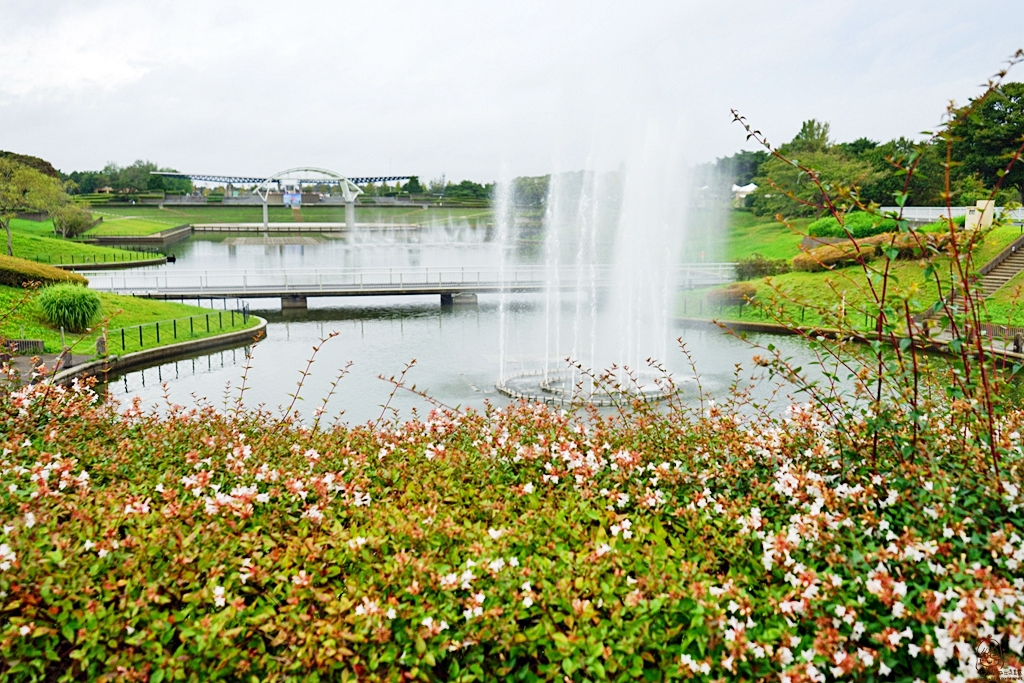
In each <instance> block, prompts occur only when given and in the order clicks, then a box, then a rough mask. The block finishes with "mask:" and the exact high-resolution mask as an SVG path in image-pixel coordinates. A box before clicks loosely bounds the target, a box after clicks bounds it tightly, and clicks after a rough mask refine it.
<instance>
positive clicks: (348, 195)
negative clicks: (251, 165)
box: [252, 166, 363, 230]
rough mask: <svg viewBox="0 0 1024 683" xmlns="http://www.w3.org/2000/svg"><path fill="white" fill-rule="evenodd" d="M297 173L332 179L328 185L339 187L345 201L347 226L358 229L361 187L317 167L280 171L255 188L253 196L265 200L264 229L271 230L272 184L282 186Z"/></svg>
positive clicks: (302, 179) (320, 180) (314, 181)
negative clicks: (357, 216)
mask: <svg viewBox="0 0 1024 683" xmlns="http://www.w3.org/2000/svg"><path fill="white" fill-rule="evenodd" d="M295 173H319V174H321V175H324V176H327V177H328V178H331V180H329V181H327V184H330V185H337V186H338V187H339V188H340V189H341V196H342V197H343V198H344V199H345V226H346V227H347V228H348V229H349V230H352V229H354V228H355V227H356V197H358V196H359V195H361V194H363V191H362V190H361V189H359V186H358V185H356V184H355V183H354V182H352V181H351V180H349V179H348V178H347V177H346V176H343V175H341V174H340V173H337V172H335V171H331V170H330V169H326V168H319V167H317V166H296V167H294V168H288V169H285V170H283V171H278V172H277V173H275V174H274V175H272V176H270V177H269V178H265V179H264V180H263V181H262V182H260V183H259V184H258V185H257V186H256V187H254V188H253V191H252V192H253V194H255V195H257V196H258V197H259V198H260V199H262V200H263V229H264V230H269V229H270V219H269V212H268V210H267V197H269V196H270V186H271V184H278V185H279V184H280V182H281V181H282V180H286V179H287V178H286V176H289V175H292V174H295ZM295 182H297V183H299V184H300V185H301V184H302V183H310V184H312V183H322V182H323V180H322V179H311V178H297V179H295Z"/></svg>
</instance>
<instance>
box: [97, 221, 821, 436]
mask: <svg viewBox="0 0 1024 683" xmlns="http://www.w3.org/2000/svg"><path fill="white" fill-rule="evenodd" d="M171 251H173V252H174V253H176V255H177V257H178V261H177V263H176V264H173V265H172V264H168V265H165V266H161V268H160V269H171V270H172V271H173V269H182V270H195V269H206V268H208V269H210V270H214V269H216V270H231V269H239V270H242V269H258V268H288V269H293V268H294V269H301V268H313V267H369V266H394V267H399V266H424V267H434V266H457V265H462V266H483V265H496V264H497V263H498V261H499V259H500V251H499V248H498V247H497V246H496V245H495V244H494V243H493V242H492V241H491V237H490V235H489V232H488V230H487V229H486V228H471V227H469V226H459V225H444V226H440V227H439V228H436V229H433V230H421V231H402V230H391V231H388V232H383V231H377V232H376V234H370V231H367V233H366V234H355V235H338V236H336V237H324V236H319V235H311V236H292V235H289V236H270V237H269V238H264V237H259V236H254V235H233V236H227V237H222V236H216V237H213V238H210V237H207V236H203V235H199V236H196V237H193V238H191V239H190V240H188V241H187V242H184V243H181V244H179V245H175V246H174V247H173V248H172V249H171ZM533 258H534V256H533V253H532V252H531V250H530V245H529V244H526V245H521V246H520V247H519V248H517V254H516V260H517V261H519V262H530V261H531V260H532V259H533ZM247 303H248V304H249V305H250V306H251V308H252V310H253V312H254V313H256V314H257V315H259V316H261V317H264V318H266V319H267V320H268V322H269V324H268V327H267V337H266V339H265V340H263V341H261V342H260V343H259V344H257V345H256V346H255V347H254V348H252V349H251V359H250V358H249V354H250V350H249V349H246V348H238V349H235V350H227V351H217V352H213V353H204V354H200V355H196V356H194V357H188V358H183V359H181V360H177V361H173V362H167V363H163V364H161V365H158V366H154V367H150V368H147V369H144V370H140V371H135V372H130V373H128V374H126V375H124V376H121V377H118V378H111V380H110V381H109V384H108V385H107V391H108V395H109V396H111V397H113V398H115V399H117V400H118V401H120V402H121V403H122V404H127V403H128V402H129V401H130V400H132V398H133V397H135V396H138V397H140V398H141V399H142V402H143V405H144V406H147V407H157V408H158V409H159V406H161V405H162V404H164V395H165V393H166V395H167V396H168V397H169V399H170V400H171V401H172V402H174V403H178V404H182V405H195V404H197V403H203V402H208V403H210V404H212V405H214V406H216V407H220V408H224V407H230V406H233V405H234V402H235V401H236V400H237V397H238V393H239V387H240V385H241V381H242V375H243V372H244V370H245V367H246V364H247V362H248V363H249V364H250V366H251V367H250V369H249V371H248V377H247V380H246V390H245V392H244V404H245V405H246V406H248V407H257V406H264V407H266V408H268V409H271V410H275V411H276V410H278V409H279V408H280V407H283V406H287V405H288V404H289V403H290V402H291V401H292V398H291V396H290V395H289V394H293V393H295V391H296V388H297V384H298V382H299V380H300V377H301V373H302V371H303V370H304V369H305V368H306V365H307V362H308V360H309V359H310V358H311V357H312V355H313V347H314V346H316V345H317V344H318V343H319V342H320V340H321V339H324V338H326V337H328V336H329V335H330V333H332V332H337V335H336V336H334V337H333V338H331V339H329V340H328V341H327V342H326V343H325V344H324V345H323V348H322V349H321V351H320V352H319V353H318V354H317V355H316V357H315V360H314V362H313V364H312V366H311V368H310V375H309V377H308V378H307V379H306V380H305V384H304V386H303V388H302V391H301V394H300V396H301V400H299V401H298V402H296V407H297V408H298V409H299V410H301V411H302V413H303V414H304V415H305V416H307V417H308V416H311V415H312V414H313V412H314V411H315V410H316V409H317V408H319V407H320V406H321V403H322V402H323V401H324V399H325V398H326V397H327V396H328V394H329V393H330V391H331V389H330V387H331V383H332V382H334V381H335V379H336V378H337V377H338V374H339V372H340V371H341V369H342V368H345V367H346V366H347V365H348V364H349V363H351V366H350V368H349V371H348V374H347V375H346V376H345V377H344V378H343V379H342V380H341V381H340V382H339V383H338V386H337V390H336V391H335V393H334V394H333V395H332V396H331V397H330V400H329V401H328V402H327V404H326V406H325V410H326V413H325V415H326V417H325V418H324V419H325V420H327V419H333V418H335V417H338V416H339V415H340V416H341V419H342V420H343V421H346V422H349V423H352V424H354V423H360V422H365V421H366V420H374V419H376V418H377V417H378V416H380V415H381V412H382V409H383V408H382V406H383V405H384V404H386V403H388V401H389V396H390V395H391V394H392V392H393V390H394V385H393V384H391V383H390V382H388V381H387V379H386V378H388V377H391V376H396V377H397V376H398V375H400V374H401V372H402V370H403V368H404V367H405V366H406V365H407V364H408V363H410V362H412V361H413V360H415V361H416V362H415V366H414V367H413V368H412V369H410V370H409V372H408V374H407V375H406V380H405V382H406V385H407V386H408V387H409V388H412V387H413V386H414V385H415V389H416V391H422V392H424V393H426V394H427V395H429V396H430V397H432V398H433V399H434V400H436V401H438V402H440V403H443V404H445V405H449V406H452V407H455V406H472V407H476V408H482V407H483V406H484V405H485V403H486V402H491V403H492V404H494V405H497V406H502V405H505V404H507V402H508V399H507V398H506V397H504V396H503V395H501V394H499V393H498V392H497V391H496V390H495V388H494V385H495V383H496V382H497V381H498V379H499V377H498V375H499V372H500V371H499V367H500V365H501V363H500V359H499V338H500V337H501V336H502V335H504V339H505V348H506V349H507V351H506V357H505V361H506V362H505V371H506V372H515V371H516V370H517V369H518V368H520V367H521V368H522V369H528V368H529V367H531V366H534V367H535V366H536V364H537V362H538V361H543V357H544V353H545V352H544V348H545V344H544V335H545V334H549V333H550V330H546V329H545V316H544V301H543V296H542V295H539V294H537V295H531V294H519V295H515V297H514V298H509V299H506V300H505V306H504V315H502V313H501V307H500V305H499V304H500V296H499V295H481V296H480V297H479V303H478V305H476V306H465V307H461V306H460V307H455V308H442V307H441V306H440V302H439V299H438V297H435V296H422V297H415V296H403V297H398V296H395V297H358V298H319V299H312V298H311V299H309V310H305V311H281V310H280V303H279V300H277V299H253V300H250V301H248V302H247ZM204 305H210V304H208V303H206V302H204ZM214 305H215V306H216V307H217V308H220V307H221V305H222V304H221V303H220V302H217V303H216V304H214ZM566 306H567V310H566V315H565V316H564V319H566V320H567V321H568V320H570V319H571V317H572V302H571V301H569V302H567V304H566ZM567 324H568V322H567ZM671 334H672V336H673V338H676V337H678V338H681V340H682V342H683V343H685V345H686V347H687V349H688V351H689V352H690V353H691V354H692V357H693V360H694V361H695V362H696V365H697V369H698V372H699V373H700V375H701V382H702V384H703V385H704V387H705V389H706V390H708V391H710V392H712V393H713V394H717V395H722V394H724V393H725V392H727V391H728V387H729V385H730V384H731V382H732V381H733V378H734V372H735V365H736V364H737V363H741V364H743V366H744V368H745V371H744V373H742V374H741V377H743V378H749V377H750V375H751V372H750V370H749V369H750V368H752V367H753V364H752V363H751V362H750V361H751V358H752V357H753V355H754V354H755V353H757V350H756V349H754V348H752V347H751V346H750V345H749V344H747V343H745V342H743V341H741V340H739V339H736V338H733V337H731V336H729V335H726V334H723V333H722V332H720V331H718V330H717V329H714V328H703V327H702V328H684V327H677V328H674V329H672V330H671ZM770 341H771V342H772V343H774V344H775V345H776V346H779V347H782V348H783V349H784V351H785V353H786V354H787V355H791V356H795V357H796V358H798V359H800V360H802V361H803V360H805V359H808V358H809V355H810V354H809V352H808V351H807V349H806V348H805V346H804V345H803V343H802V342H801V341H799V340H798V339H795V338H792V339H791V338H772V339H771V340H770ZM670 348H677V347H675V346H670ZM668 356H669V357H667V358H664V359H660V360H662V361H663V362H664V366H665V367H666V368H667V369H668V371H669V372H671V373H672V374H673V376H674V377H675V378H676V379H677V380H678V381H679V383H680V384H682V385H683V395H684V396H693V397H695V396H696V390H695V386H694V384H693V383H692V381H687V379H686V378H688V377H691V376H692V371H691V370H690V366H689V363H688V361H687V359H686V357H685V355H684V354H683V353H682V352H681V351H678V350H675V351H672V352H670V353H669V354H668ZM556 360H557V361H558V362H564V359H556ZM642 369H646V368H642ZM382 377H383V378H384V379H381V378H382ZM767 391H768V387H767V386H762V387H761V389H760V390H759V391H758V393H766V392H767ZM390 405H391V407H392V408H395V409H397V410H398V411H399V414H400V415H401V416H402V417H410V416H411V415H412V414H413V411H414V410H415V411H419V412H420V413H423V412H424V411H428V410H429V409H430V408H431V404H430V402H428V401H427V400H426V399H424V398H423V397H421V396H419V395H417V394H414V393H412V392H409V391H404V390H399V391H397V392H396V393H395V395H394V397H393V398H391V399H390Z"/></svg>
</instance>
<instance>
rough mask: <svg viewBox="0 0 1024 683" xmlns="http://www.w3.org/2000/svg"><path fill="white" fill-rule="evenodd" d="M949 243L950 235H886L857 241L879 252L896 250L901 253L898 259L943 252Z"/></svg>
mask: <svg viewBox="0 0 1024 683" xmlns="http://www.w3.org/2000/svg"><path fill="white" fill-rule="evenodd" d="M948 243H949V234H948V233H941V232H940V233H935V234H932V233H924V234H917V235H913V234H910V233H885V234H882V235H875V236H873V237H867V238H865V239H862V240H857V244H859V245H861V246H864V245H870V246H874V247H878V249H879V251H880V252H881V251H883V250H885V249H889V248H895V249H897V250H898V251H899V255H898V256H897V257H896V258H898V259H913V258H922V257H924V256H927V255H928V254H929V253H932V252H933V251H938V250H942V249H944V248H945V247H946V245H947V244H948Z"/></svg>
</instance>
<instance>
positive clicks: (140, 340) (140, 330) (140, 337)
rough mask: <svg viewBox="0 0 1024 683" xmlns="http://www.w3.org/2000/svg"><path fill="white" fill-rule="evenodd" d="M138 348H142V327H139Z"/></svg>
mask: <svg viewBox="0 0 1024 683" xmlns="http://www.w3.org/2000/svg"><path fill="white" fill-rule="evenodd" d="M139 348H140V349H141V348H142V325H139Z"/></svg>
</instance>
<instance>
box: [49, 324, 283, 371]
mask: <svg viewBox="0 0 1024 683" xmlns="http://www.w3.org/2000/svg"><path fill="white" fill-rule="evenodd" d="M252 317H254V318H256V319H257V320H258V321H259V324H258V325H256V326H255V327H250V328H248V329H245V330H237V331H235V332H227V333H225V334H218V335H216V336H213V337H205V338H203V339H194V340H192V341H186V342H179V343H177V344H168V345H167V346H158V347H156V348H152V349H146V350H144V351H136V352H134V353H126V354H124V355H121V356H113V355H111V356H107V357H106V358H98V359H96V360H92V361H89V362H87V363H82V364H81V365H75V366H73V367H70V368H68V369H66V370H62V371H60V372H58V373H57V374H55V375H54V376H53V377H51V378H50V381H51V382H53V383H55V384H67V383H69V382H71V381H72V380H74V379H76V378H82V377H93V376H95V377H99V378H100V379H104V378H106V376H107V375H109V374H111V373H123V372H128V371H130V370H134V369H136V368H140V367H145V366H149V365H152V364H153V363H156V362H158V361H163V360H169V359H171V358H177V357H180V356H184V355H189V354H192V353H196V352H199V351H208V350H214V349H219V348H229V347H232V346H239V345H241V344H245V343H247V342H253V341H255V340H258V339H261V338H263V337H264V336H266V329H267V321H266V320H264V319H263V318H260V317H259V316H252Z"/></svg>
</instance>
